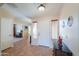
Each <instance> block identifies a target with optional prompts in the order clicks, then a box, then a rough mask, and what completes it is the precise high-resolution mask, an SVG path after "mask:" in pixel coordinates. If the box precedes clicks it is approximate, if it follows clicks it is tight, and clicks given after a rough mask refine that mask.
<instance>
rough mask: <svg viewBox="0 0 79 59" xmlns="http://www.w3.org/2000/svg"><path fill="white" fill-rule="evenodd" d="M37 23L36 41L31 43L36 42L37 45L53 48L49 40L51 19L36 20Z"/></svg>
mask: <svg viewBox="0 0 79 59" xmlns="http://www.w3.org/2000/svg"><path fill="white" fill-rule="evenodd" d="M36 21H37V23H38V25H37V26H38V39H37V40H34V39H33V40H32V43H33V42H34V43H35V42H36V44H37V45H43V46H48V47H50V48H53V44H52V40H51V34H52V33H51V17H44V18H39V19H36Z"/></svg>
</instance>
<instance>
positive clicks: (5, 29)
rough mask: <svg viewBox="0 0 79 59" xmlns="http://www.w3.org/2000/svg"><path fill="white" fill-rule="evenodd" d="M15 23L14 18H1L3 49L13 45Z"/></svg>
mask: <svg viewBox="0 0 79 59" xmlns="http://www.w3.org/2000/svg"><path fill="white" fill-rule="evenodd" d="M12 40H13V23H12V19H9V18H2V19H1V50H4V49H6V48H9V47H12V46H13V41H12Z"/></svg>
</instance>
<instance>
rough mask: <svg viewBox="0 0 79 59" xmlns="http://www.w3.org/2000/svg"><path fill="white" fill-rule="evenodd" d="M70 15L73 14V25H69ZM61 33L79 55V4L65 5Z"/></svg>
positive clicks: (72, 49) (66, 42)
mask: <svg viewBox="0 0 79 59" xmlns="http://www.w3.org/2000/svg"><path fill="white" fill-rule="evenodd" d="M69 16H73V24H72V27H69V26H68V25H67V19H68V17H69ZM63 21H64V22H65V27H64V28H63V27H62V23H63ZM60 35H61V36H62V37H63V42H64V43H65V44H66V45H67V46H68V48H69V49H70V50H71V51H72V52H73V54H74V55H79V4H65V5H64V7H63V9H62V12H61V17H60Z"/></svg>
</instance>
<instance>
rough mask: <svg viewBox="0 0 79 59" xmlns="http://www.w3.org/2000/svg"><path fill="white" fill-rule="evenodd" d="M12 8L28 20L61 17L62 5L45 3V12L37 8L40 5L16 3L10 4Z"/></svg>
mask: <svg viewBox="0 0 79 59" xmlns="http://www.w3.org/2000/svg"><path fill="white" fill-rule="evenodd" d="M9 5H11V6H12V7H15V8H16V9H17V11H19V12H20V13H21V14H23V15H24V16H26V17H28V18H33V19H34V18H38V17H47V16H53V17H54V16H59V14H60V11H61V9H62V6H63V4H62V3H44V5H45V6H46V9H45V11H44V12H40V11H38V9H37V7H38V6H39V5H40V4H39V3H15V4H9Z"/></svg>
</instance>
